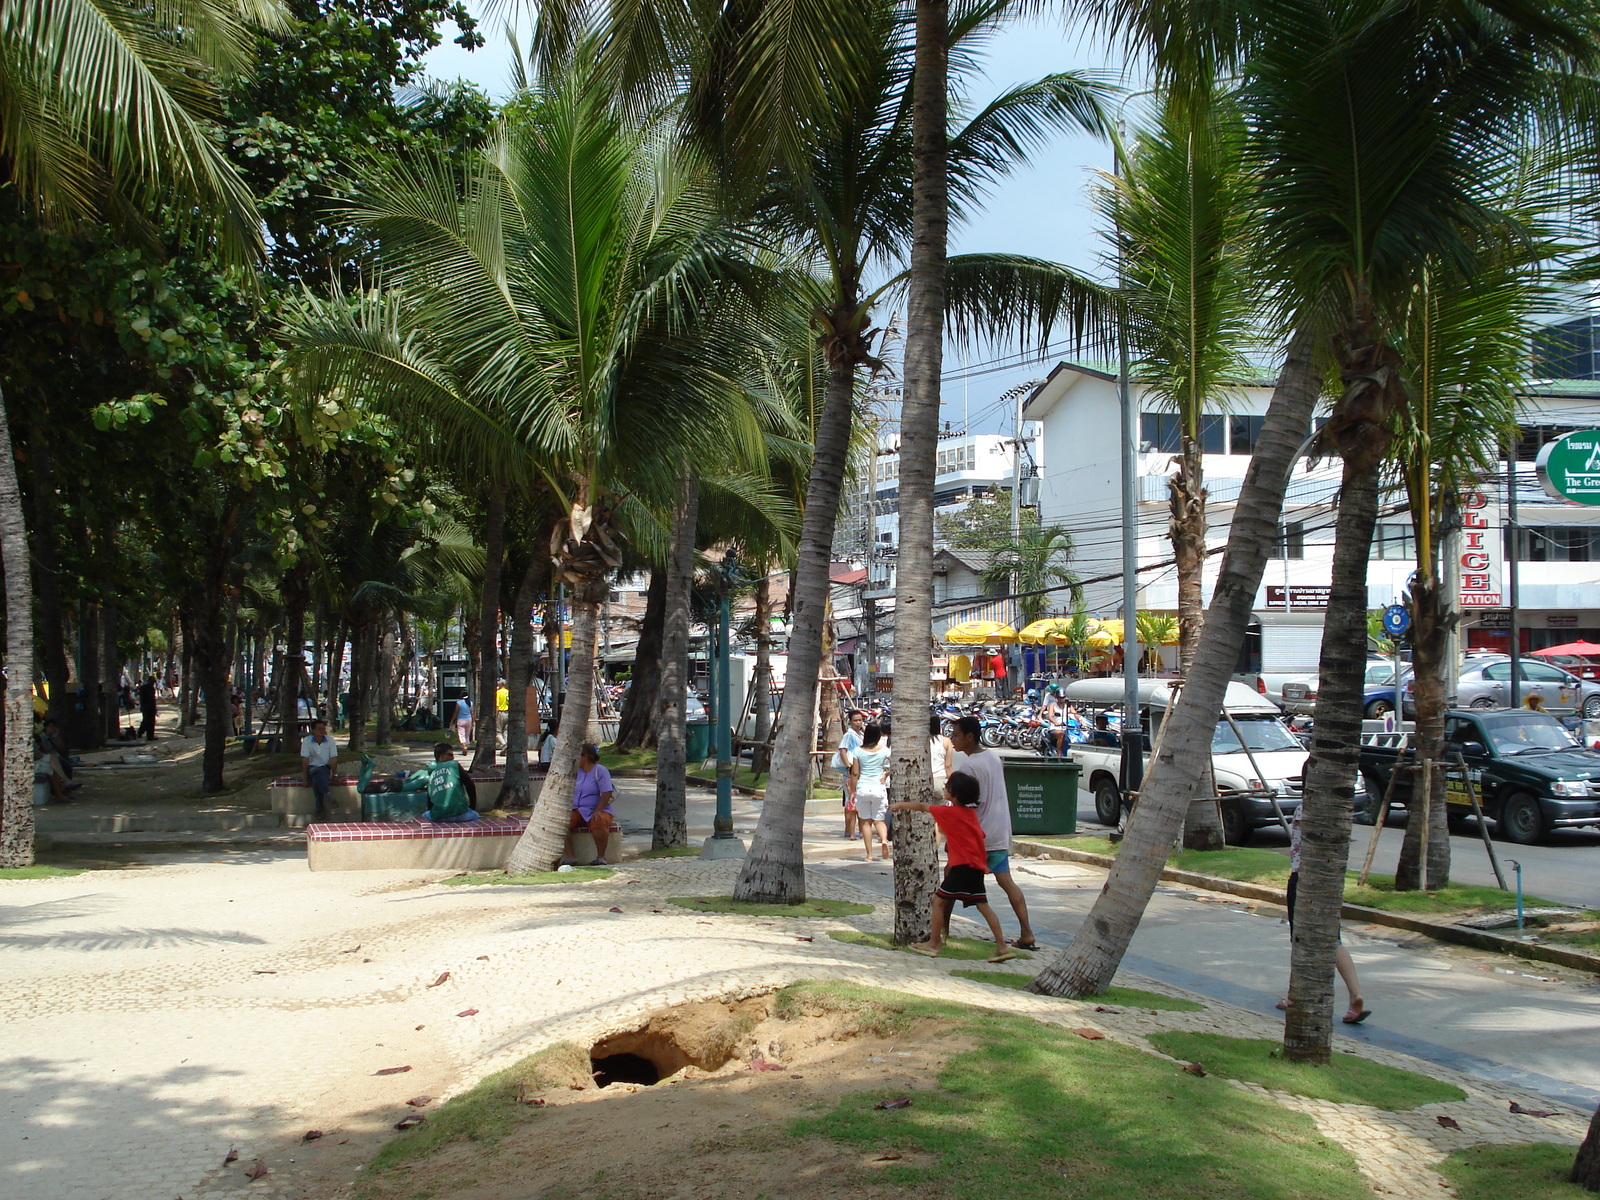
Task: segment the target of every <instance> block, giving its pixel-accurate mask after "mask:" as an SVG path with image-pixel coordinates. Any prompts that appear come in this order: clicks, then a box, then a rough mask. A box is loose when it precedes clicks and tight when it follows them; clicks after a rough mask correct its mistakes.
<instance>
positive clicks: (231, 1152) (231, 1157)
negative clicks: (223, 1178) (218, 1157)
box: [222, 1146, 239, 1166]
mask: <svg viewBox="0 0 1600 1200" xmlns="http://www.w3.org/2000/svg"><path fill="white" fill-rule="evenodd" d="M238 1161H239V1152H238V1151H237V1150H235V1149H234V1148H233V1147H232V1146H229V1147H228V1156H227V1157H226V1158H224V1159H223V1160H222V1165H223V1166H227V1165H228V1164H229V1163H231V1162H238Z"/></svg>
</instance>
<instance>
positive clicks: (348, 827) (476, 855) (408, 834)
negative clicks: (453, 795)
mask: <svg viewBox="0 0 1600 1200" xmlns="http://www.w3.org/2000/svg"><path fill="white" fill-rule="evenodd" d="M527 827H528V821H527V818H526V817H485V818H484V819H483V820H481V821H465V822H456V821H447V822H445V823H443V824H439V825H434V824H432V823H430V822H428V821H412V822H406V823H404V824H401V823H397V822H389V821H328V822H324V823H321V824H317V825H312V826H309V827H308V828H307V829H306V857H307V862H308V865H309V866H310V867H311V869H312V870H313V871H386V870H387V871H393V870H408V869H409V870H423V871H485V870H492V869H494V868H497V867H503V866H504V865H505V862H506V859H508V858H510V857H511V850H512V848H513V847H514V846H515V845H516V844H517V839H518V838H519V837H521V836H522V831H523V830H524V829H526V828H527Z"/></svg>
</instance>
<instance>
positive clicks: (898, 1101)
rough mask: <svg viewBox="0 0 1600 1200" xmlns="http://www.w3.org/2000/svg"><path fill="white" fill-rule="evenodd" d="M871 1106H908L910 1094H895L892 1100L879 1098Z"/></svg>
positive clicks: (909, 1105) (909, 1104)
mask: <svg viewBox="0 0 1600 1200" xmlns="http://www.w3.org/2000/svg"><path fill="white" fill-rule="evenodd" d="M872 1107H873V1108H910V1107H911V1097H910V1096H896V1097H895V1098H894V1099H893V1100H879V1101H878V1102H877V1103H876V1104H874V1105H873V1106H872Z"/></svg>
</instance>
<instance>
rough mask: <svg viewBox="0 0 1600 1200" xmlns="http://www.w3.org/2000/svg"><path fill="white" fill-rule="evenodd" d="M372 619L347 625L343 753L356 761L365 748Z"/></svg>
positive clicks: (367, 617)
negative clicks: (347, 697)
mask: <svg viewBox="0 0 1600 1200" xmlns="http://www.w3.org/2000/svg"><path fill="white" fill-rule="evenodd" d="M373 625H374V622H373V619H372V618H371V617H370V616H361V617H357V618H355V619H354V620H353V621H351V623H350V703H349V705H348V710H349V711H348V713H347V714H346V715H347V716H348V717H349V729H348V730H347V731H346V736H345V753H346V754H348V755H349V756H350V758H351V759H352V760H359V759H360V757H361V752H362V751H363V750H365V749H366V748H367V717H368V716H369V715H370V712H369V710H368V706H367V696H368V684H369V682H370V680H371V676H372V666H373V661H372V660H373V658H374V649H375V647H374V646H373V644H372V643H373Z"/></svg>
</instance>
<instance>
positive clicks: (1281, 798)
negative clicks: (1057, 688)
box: [1064, 679, 1307, 845]
mask: <svg viewBox="0 0 1600 1200" xmlns="http://www.w3.org/2000/svg"><path fill="white" fill-rule="evenodd" d="M1123 686H1124V685H1123V681H1122V680H1120V679H1080V680H1078V681H1077V682H1075V683H1070V684H1068V685H1067V687H1066V689H1065V693H1064V694H1065V696H1066V699H1067V701H1068V702H1069V703H1072V704H1076V705H1078V707H1079V708H1081V709H1084V710H1085V711H1088V710H1092V709H1105V708H1109V707H1112V706H1114V705H1118V704H1120V703H1121V702H1122V699H1123ZM1171 696H1172V690H1171V688H1170V687H1168V681H1167V680H1165V679H1147V680H1143V681H1141V682H1140V684H1139V712H1140V721H1141V724H1142V726H1143V728H1144V729H1145V730H1147V731H1149V732H1147V733H1146V734H1145V747H1146V749H1147V750H1148V749H1149V748H1150V746H1151V745H1152V743H1153V739H1154V738H1155V736H1156V730H1157V729H1158V728H1159V727H1160V724H1161V720H1162V718H1163V717H1164V716H1165V714H1166V709H1167V702H1168V700H1169V699H1170V698H1171ZM1223 703H1224V706H1225V709H1226V716H1223V715H1219V716H1218V719H1217V725H1216V730H1215V732H1214V733H1213V735H1212V739H1211V764H1212V770H1213V772H1214V773H1215V776H1216V781H1217V794H1218V795H1219V796H1221V797H1222V798H1223V800H1222V827H1223V833H1224V835H1225V836H1226V838H1227V840H1228V841H1229V842H1230V843H1232V844H1234V845H1242V844H1244V843H1245V842H1247V841H1249V840H1250V835H1251V834H1252V833H1253V832H1254V831H1255V830H1257V829H1261V828H1264V827H1266V826H1269V825H1276V824H1277V823H1278V813H1279V812H1282V813H1283V815H1284V816H1285V817H1292V816H1293V815H1294V813H1295V812H1296V811H1298V810H1299V808H1300V787H1301V776H1302V775H1304V773H1305V765H1306V757H1307V755H1306V749H1305V747H1304V746H1303V745H1301V744H1300V741H1299V739H1298V738H1296V737H1295V735H1294V734H1293V733H1292V732H1291V731H1290V730H1289V727H1288V726H1287V725H1285V724H1284V723H1283V718H1282V715H1281V714H1280V713H1279V711H1278V706H1277V705H1275V704H1273V703H1272V702H1271V701H1270V700H1266V699H1264V698H1263V697H1262V696H1261V695H1260V694H1259V693H1258V692H1256V691H1255V689H1254V688H1251V687H1250V686H1249V685H1247V684H1243V683H1238V682H1235V683H1230V684H1229V685H1228V690H1227V692H1226V693H1225V694H1224V697H1223ZM1229 717H1231V718H1232V721H1230V720H1229V719H1228V718H1229ZM1241 735H1243V740H1242V741H1241ZM1119 739H1120V735H1118V734H1115V733H1108V734H1105V735H1098V734H1097V735H1095V736H1093V737H1091V740H1090V741H1088V742H1075V743H1071V744H1069V745H1068V747H1067V751H1068V753H1069V754H1070V755H1071V757H1072V759H1073V761H1074V762H1076V763H1077V764H1078V768H1079V772H1080V774H1079V779H1080V780H1081V781H1082V786H1084V787H1087V788H1088V789H1089V790H1090V791H1091V792H1093V793H1094V811H1095V816H1096V818H1097V819H1098V820H1099V821H1100V822H1101V823H1102V824H1104V825H1115V824H1116V823H1117V822H1118V820H1119V819H1120V818H1121V816H1122V807H1123V797H1122V791H1121V788H1120V786H1119V784H1118V779H1119V778H1120V774H1119V772H1120V767H1121V764H1122V747H1121V742H1120V740H1119ZM1258 772H1259V773H1258ZM1269 789H1270V790H1271V792H1272V795H1271V796H1268V795H1265V794H1257V795H1249V794H1247V793H1251V792H1255V793H1265V792H1266V791H1268V790H1269ZM1229 793H1240V794H1238V795H1232V796H1230V795H1229ZM1274 800H1276V802H1277V803H1276V806H1274V803H1273V801H1274Z"/></svg>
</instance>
